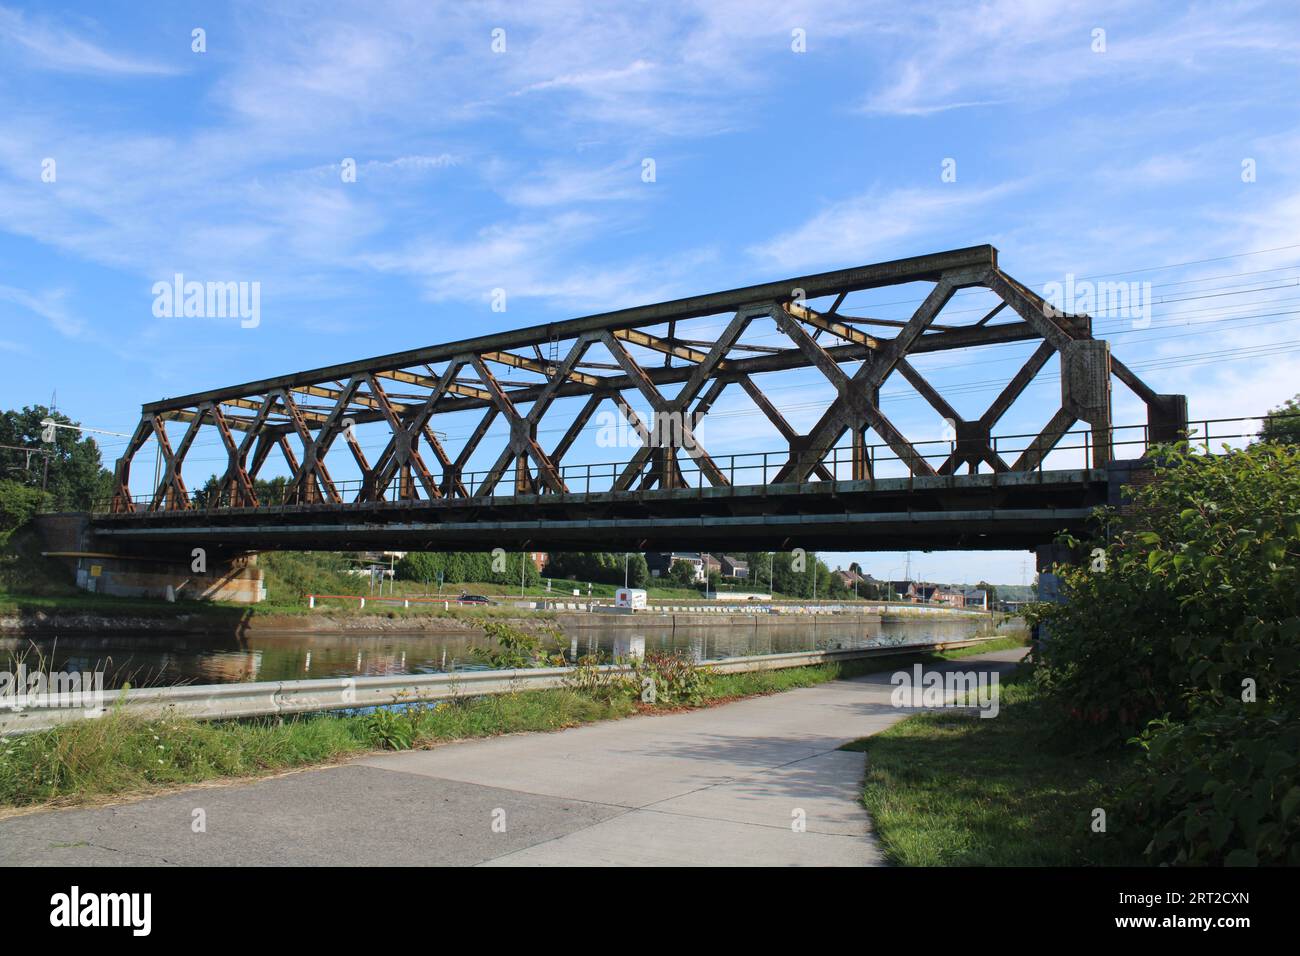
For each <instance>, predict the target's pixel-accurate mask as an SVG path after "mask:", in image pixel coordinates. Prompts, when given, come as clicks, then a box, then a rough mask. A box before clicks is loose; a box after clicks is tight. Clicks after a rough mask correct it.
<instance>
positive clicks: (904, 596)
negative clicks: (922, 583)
mask: <svg viewBox="0 0 1300 956" xmlns="http://www.w3.org/2000/svg"><path fill="white" fill-rule="evenodd" d="M887 584H888V591H889V593H888V595H887V597H888V600H890V601H912V602H916V601H917V600H919V597H918V595H917V584H916V582H915V581H889V582H888V583H887Z"/></svg>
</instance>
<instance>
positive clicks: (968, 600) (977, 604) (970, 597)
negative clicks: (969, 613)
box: [961, 588, 989, 611]
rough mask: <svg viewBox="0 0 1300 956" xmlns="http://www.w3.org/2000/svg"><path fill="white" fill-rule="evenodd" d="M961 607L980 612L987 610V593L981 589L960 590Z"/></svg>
mask: <svg viewBox="0 0 1300 956" xmlns="http://www.w3.org/2000/svg"><path fill="white" fill-rule="evenodd" d="M961 596H962V606H963V607H970V608H976V609H978V610H980V611H987V610H988V609H989V592H988V591H985V590H984V589H983V588H962V592H961Z"/></svg>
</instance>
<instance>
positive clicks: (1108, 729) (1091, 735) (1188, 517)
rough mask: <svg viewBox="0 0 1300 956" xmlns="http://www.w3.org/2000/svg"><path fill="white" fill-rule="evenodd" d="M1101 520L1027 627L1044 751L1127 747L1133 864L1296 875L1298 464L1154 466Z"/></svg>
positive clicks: (1299, 799) (1231, 461)
mask: <svg viewBox="0 0 1300 956" xmlns="http://www.w3.org/2000/svg"><path fill="white" fill-rule="evenodd" d="M1103 519H1104V526H1105V536H1104V537H1103V538H1102V539H1101V540H1099V541H1096V542H1093V543H1092V544H1091V545H1090V546H1084V547H1081V548H1080V553H1081V554H1083V555H1084V560H1083V563H1082V565H1081V566H1079V567H1073V568H1066V567H1061V568H1058V569H1057V570H1058V573H1060V575H1061V579H1062V583H1063V586H1064V592H1065V597H1066V603H1064V604H1059V605H1037V606H1036V607H1035V608H1034V609H1033V611H1032V612H1031V618H1032V619H1033V620H1034V621H1035V622H1036V623H1040V624H1042V625H1044V626H1045V627H1046V637H1045V639H1044V640H1043V641H1041V642H1040V645H1039V646H1038V647H1037V648H1036V650H1035V657H1036V665H1037V666H1036V668H1035V679H1036V681H1037V683H1038V685H1039V689H1040V690H1041V691H1042V692H1043V698H1044V701H1045V709H1046V713H1047V715H1048V717H1049V719H1051V720H1053V721H1055V723H1056V728H1055V729H1056V731H1057V737H1058V739H1068V736H1067V735H1066V734H1063V733H1061V732H1062V731H1066V732H1068V733H1069V734H1073V735H1075V737H1076V742H1080V741H1083V742H1087V743H1090V744H1092V745H1097V746H1115V745H1118V744H1119V743H1120V742H1122V741H1125V740H1129V741H1130V742H1132V743H1136V744H1137V745H1139V746H1140V747H1141V748H1142V750H1143V752H1144V760H1143V761H1142V763H1141V772H1140V774H1139V777H1138V779H1137V782H1136V783H1135V784H1133V786H1132V787H1131V788H1130V790H1129V791H1128V792H1127V794H1126V796H1125V800H1124V806H1123V808H1122V813H1123V814H1124V816H1125V818H1126V819H1132V820H1134V821H1136V822H1137V823H1138V824H1139V825H1140V826H1141V827H1143V828H1145V829H1144V832H1145V833H1146V834H1149V837H1150V839H1149V843H1148V844H1147V845H1146V847H1145V851H1144V852H1145V855H1146V858H1147V860H1148V861H1149V862H1152V863H1167V864H1178V865H1189V864H1227V865H1252V864H1257V863H1258V864H1280V863H1289V864H1294V863H1300V840H1298V838H1300V817H1298V816H1297V811H1298V810H1300V448H1298V447H1296V446H1294V445H1287V444H1284V443H1279V442H1261V443H1259V444H1256V445H1252V446H1250V447H1249V448H1246V449H1241V450H1235V451H1234V450H1227V449H1225V454H1223V455H1213V456H1211V455H1196V454H1192V453H1191V451H1190V450H1189V448H1188V447H1187V446H1186V445H1185V444H1184V445H1179V446H1175V447H1172V448H1165V449H1160V450H1158V452H1157V454H1156V457H1155V474H1154V481H1153V482H1151V483H1150V484H1147V485H1145V486H1143V487H1141V488H1137V489H1134V490H1133V491H1132V508H1131V509H1130V508H1126V509H1124V513H1122V514H1119V513H1115V512H1113V511H1112V512H1109V513H1106V514H1105V515H1104V516H1103ZM1067 543H1069V544H1071V545H1074V546H1076V547H1077V546H1078V542H1067Z"/></svg>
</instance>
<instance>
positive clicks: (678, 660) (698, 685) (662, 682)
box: [632, 651, 707, 707]
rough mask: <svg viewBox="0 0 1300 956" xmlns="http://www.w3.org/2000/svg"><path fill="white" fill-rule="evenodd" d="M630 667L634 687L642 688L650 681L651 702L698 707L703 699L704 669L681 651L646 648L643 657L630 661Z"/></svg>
mask: <svg viewBox="0 0 1300 956" xmlns="http://www.w3.org/2000/svg"><path fill="white" fill-rule="evenodd" d="M632 670H633V673H634V674H635V676H636V685H637V687H638V688H640V689H644V688H646V687H647V686H648V685H647V681H649V682H652V684H653V687H654V702H655V703H658V704H668V705H670V706H671V705H674V704H689V705H691V706H693V707H698V706H699V705H700V704H701V703H703V701H704V693H705V690H706V689H707V685H706V672H705V671H704V670H702V669H701V668H700V667H699V666H698V665H697V664H696V663H695V661H693V660H691V658H689V657H687V656H686V655H685V654H682V653H680V652H674V653H670V654H663V653H657V652H655V651H646V653H645V656H644V657H642V658H639V659H637V660H634V661H633V662H632Z"/></svg>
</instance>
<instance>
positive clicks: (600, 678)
mask: <svg viewBox="0 0 1300 956" xmlns="http://www.w3.org/2000/svg"><path fill="white" fill-rule="evenodd" d="M602 663H603V662H602V660H601V656H600V655H599V654H584V655H583V656H582V657H579V658H578V659H577V661H575V662H574V664H573V671H572V673H570V674H569V676H568V677H567V678H565V681H564V684H565V686H566V687H568V688H569V689H570V690H572V691H574V692H575V693H578V694H582V695H583V696H585V697H589V698H591V699H592V700H596V701H600V702H601V703H611V702H613V701H615V700H621V699H626V698H630V697H633V696H635V695H636V693H637V683H636V681H634V680H633V679H632V678H631V677H630V676H628V675H627V674H625V673H619V672H618V671H613V670H609V669H607V668H605V667H603V666H602Z"/></svg>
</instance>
